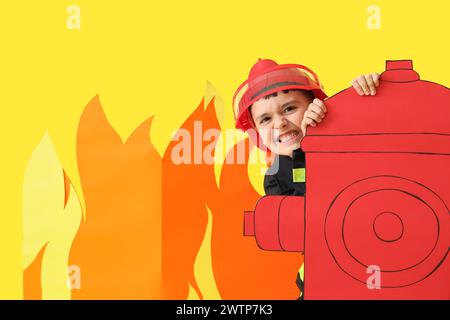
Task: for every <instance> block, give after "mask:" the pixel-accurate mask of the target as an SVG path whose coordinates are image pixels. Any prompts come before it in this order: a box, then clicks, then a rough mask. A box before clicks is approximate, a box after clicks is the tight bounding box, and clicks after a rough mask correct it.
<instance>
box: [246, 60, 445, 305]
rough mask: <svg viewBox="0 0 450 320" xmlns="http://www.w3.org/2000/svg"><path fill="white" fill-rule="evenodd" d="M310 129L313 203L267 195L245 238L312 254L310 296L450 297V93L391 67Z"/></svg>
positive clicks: (401, 65)
mask: <svg viewBox="0 0 450 320" xmlns="http://www.w3.org/2000/svg"><path fill="white" fill-rule="evenodd" d="M326 104H327V107H328V110H329V111H328V114H327V120H326V121H325V122H324V123H323V124H321V125H320V126H318V127H316V128H309V129H308V132H307V136H306V137H305V138H304V139H303V141H302V149H303V150H304V151H305V153H306V197H305V198H303V197H294V196H266V197H264V198H262V199H260V200H259V202H258V203H257V205H256V208H255V211H254V212H246V214H245V220H244V234H245V235H255V236H256V240H257V243H258V245H259V246H260V247H261V248H262V249H265V250H285V251H298V252H304V253H305V293H304V296H305V299H450V261H449V258H448V252H449V246H450V212H449V207H448V204H449V203H450V183H449V181H450V169H449V167H450V90H449V89H448V88H446V87H444V86H441V85H439V84H435V83H432V82H428V81H423V80H420V77H419V74H418V73H417V72H415V71H414V70H413V68H412V61H410V60H404V61H387V65H386V71H385V72H383V74H382V75H381V78H380V86H379V87H378V90H377V94H376V95H375V96H359V95H358V94H357V93H356V92H355V90H354V89H353V88H349V89H346V90H344V91H342V92H340V93H338V94H336V95H335V96H333V97H331V98H330V99H328V100H327V101H326Z"/></svg>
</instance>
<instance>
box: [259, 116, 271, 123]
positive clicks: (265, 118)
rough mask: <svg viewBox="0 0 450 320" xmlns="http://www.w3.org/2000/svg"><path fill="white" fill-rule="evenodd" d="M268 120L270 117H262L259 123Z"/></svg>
mask: <svg viewBox="0 0 450 320" xmlns="http://www.w3.org/2000/svg"><path fill="white" fill-rule="evenodd" d="M269 120H270V117H264V118H262V119H261V120H260V121H259V124H264V123H266V122H268V121H269Z"/></svg>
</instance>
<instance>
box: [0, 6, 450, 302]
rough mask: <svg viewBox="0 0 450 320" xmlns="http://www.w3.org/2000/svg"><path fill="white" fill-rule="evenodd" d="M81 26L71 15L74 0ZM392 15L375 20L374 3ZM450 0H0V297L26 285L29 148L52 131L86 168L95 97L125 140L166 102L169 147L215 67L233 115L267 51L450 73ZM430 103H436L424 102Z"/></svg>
mask: <svg viewBox="0 0 450 320" xmlns="http://www.w3.org/2000/svg"><path fill="white" fill-rule="evenodd" d="M72 4H76V5H78V6H79V7H80V9H81V29H80V30H70V29H68V28H67V19H68V18H69V16H70V14H69V13H68V12H67V7H68V6H69V5H72ZM372 4H375V5H378V6H379V8H380V9H381V29H379V30H371V29H369V28H367V25H366V23H367V19H368V18H369V14H368V13H367V8H368V7H369V5H372ZM449 9H450V3H449V2H448V1H444V0H442V1H439V0H429V1H426V2H424V1H392V0H390V1H381V0H379V1H364V0H360V1H356V0H354V1H305V0H295V1H137V0H135V1H131V0H127V1H122V0H117V1H106V0H104V1H100V0H96V1H92V0H91V1H87V0H72V1H63V0H54V1H50V0H47V1H31V0H30V1H8V2H6V1H2V3H1V5H0V34H1V38H0V39H1V51H0V52H1V53H0V54H1V59H0V81H1V87H0V106H1V111H2V114H1V116H0V122H1V125H0V130H1V139H2V144H1V146H2V162H1V166H0V167H1V209H0V211H1V222H0V248H1V250H0V252H1V263H0V298H19V299H20V298H22V251H21V241H22V240H21V239H22V223H21V210H22V207H21V203H22V184H23V179H24V172H25V169H26V166H27V163H28V161H29V159H30V155H31V152H32V151H33V149H34V148H35V147H36V145H37V144H38V143H39V141H40V140H41V138H42V137H43V135H44V133H45V131H46V130H48V131H49V134H50V136H51V139H52V141H53V142H54V144H55V148H56V151H57V154H58V156H59V157H60V161H61V163H62V164H63V167H64V168H65V170H66V172H67V174H68V175H69V176H70V177H71V179H73V180H74V184H75V186H78V187H79V181H77V179H79V178H77V177H78V173H77V165H76V153H75V151H76V149H75V141H76V129H77V125H78V121H79V118H80V115H81V113H82V111H83V109H84V107H85V106H86V104H87V103H88V102H89V101H90V99H91V98H92V97H94V96H95V95H96V94H99V96H100V101H101V102H102V105H103V107H104V110H105V113H106V115H107V117H108V119H109V121H110V122H111V124H112V126H113V127H114V128H115V129H116V130H117V132H118V133H119V135H120V136H121V137H122V140H126V138H127V137H128V136H129V135H130V134H131V132H132V131H133V130H134V129H135V128H136V127H138V125H139V124H141V123H142V122H143V121H144V120H145V119H147V118H148V117H149V116H151V115H153V114H154V115H155V120H154V125H153V127H152V132H151V139H152V142H153V143H154V144H155V146H156V148H157V149H158V151H159V152H160V154H162V153H163V152H164V149H165V148H166V146H167V145H168V143H169V141H170V139H171V134H172V132H173V131H174V130H175V129H176V128H178V127H179V126H180V125H181V124H182V123H183V121H184V120H185V119H186V118H187V117H188V115H189V114H190V113H191V112H192V111H193V110H194V108H196V107H197V106H198V104H199V103H200V101H201V99H202V98H203V95H204V93H205V90H206V83H207V81H209V82H210V83H211V84H212V85H213V86H214V87H215V88H216V90H217V92H218V93H219V94H220V96H221V97H222V99H223V102H224V106H225V120H224V121H225V122H224V123H225V126H226V127H230V128H231V127H232V126H233V116H232V108H231V98H232V94H233V92H234V90H235V88H236V87H237V86H238V85H239V83H240V82H241V81H243V80H244V79H245V77H246V75H247V73H248V70H249V68H250V67H251V65H252V64H253V63H254V62H256V60H257V58H259V57H262V58H272V59H275V60H276V61H278V62H279V63H300V64H304V65H306V66H308V67H310V68H312V69H313V70H314V71H316V73H317V74H318V75H319V77H320V79H321V81H322V83H323V84H324V86H325V90H326V92H327V93H328V94H333V93H335V92H337V91H339V90H341V89H343V88H344V87H347V86H349V83H350V81H351V79H352V78H354V77H355V76H358V75H360V74H361V73H368V72H374V71H377V72H381V71H383V68H384V61H385V60H386V59H413V60H414V67H415V69H416V70H417V71H418V72H419V73H420V75H421V77H422V79H427V80H431V81H434V82H438V83H441V84H444V85H446V86H448V85H449V83H450V74H449V67H448V61H447V59H448V57H449V53H450V52H449V45H448V33H449V31H450V27H449V16H448V12H449ZM424 116H434V115H433V106H431V105H429V106H424Z"/></svg>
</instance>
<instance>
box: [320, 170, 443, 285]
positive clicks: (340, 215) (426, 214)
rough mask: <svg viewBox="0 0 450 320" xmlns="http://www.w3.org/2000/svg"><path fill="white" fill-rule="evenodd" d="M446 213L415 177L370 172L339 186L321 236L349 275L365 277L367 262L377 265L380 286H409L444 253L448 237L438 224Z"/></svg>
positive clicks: (436, 264) (433, 267) (426, 273)
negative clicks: (323, 234)
mask: <svg viewBox="0 0 450 320" xmlns="http://www.w3.org/2000/svg"><path fill="white" fill-rule="evenodd" d="M380 185H381V186H383V188H382V189H380ZM387 200H389V201H387ZM386 202H389V203H390V207H389V210H386ZM448 215H449V211H448V209H447V207H446V206H445V204H444V202H443V201H442V199H441V198H440V197H439V196H438V195H437V194H436V193H434V192H433V191H432V190H430V189H429V188H427V187H426V186H424V185H422V184H420V183H418V182H416V181H412V180H409V179H405V178H401V177H395V176H376V177H369V178H366V179H362V180H359V181H357V182H355V183H352V184H351V185H349V186H347V187H346V188H344V189H343V190H342V191H341V192H339V193H338V195H337V196H336V198H335V199H334V201H333V202H332V203H331V205H330V207H329V210H328V212H327V215H326V219H325V240H326V243H327V246H328V249H329V251H330V253H331V255H332V256H333V258H334V260H335V262H336V264H337V265H338V266H339V267H340V268H341V269H342V271H344V272H345V273H346V274H348V275H349V276H351V277H352V278H353V279H355V280H357V281H360V282H363V283H365V281H366V279H367V268H368V267H369V266H370V265H377V266H379V267H380V271H381V273H382V279H383V281H382V284H381V287H384V288H394V287H404V286H409V285H412V284H415V283H417V282H420V281H422V280H424V279H425V278H427V277H428V276H429V275H431V274H432V273H433V272H435V271H436V270H437V269H438V268H439V265H440V264H441V262H442V261H443V260H444V259H445V257H446V255H447V252H448V243H447V240H448V239H446V237H445V236H442V232H441V231H443V230H441V229H442V227H445V224H443V223H442V222H443V221H447V220H446V219H447V218H448ZM337 226H340V227H337ZM423 232H426V233H427V234H428V235H429V237H427V238H426V240H425V241H423V238H421V237H419V235H420V234H422V233H423ZM419 238H420V241H419ZM367 248H371V249H372V250H367ZM405 252H407V253H408V254H407V255H405Z"/></svg>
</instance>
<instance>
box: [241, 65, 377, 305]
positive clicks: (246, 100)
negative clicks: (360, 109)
mask: <svg viewBox="0 0 450 320" xmlns="http://www.w3.org/2000/svg"><path fill="white" fill-rule="evenodd" d="M378 79H379V75H378V74H376V73H373V74H370V75H366V76H361V77H358V78H356V79H354V80H353V82H352V85H353V87H354V88H355V90H356V91H357V92H358V94H360V95H375V94H376V87H378V85H379V82H378ZM326 97H327V95H326V94H325V93H324V92H323V90H322V86H321V84H320V82H319V78H318V77H317V75H316V74H315V73H314V72H313V71H312V70H310V69H308V68H306V67H304V66H301V65H296V64H285V65H278V64H277V63H276V62H275V61H273V60H270V59H259V60H258V62H257V63H256V64H255V65H254V66H253V67H252V69H251V70H250V74H249V78H248V79H247V80H246V81H245V82H244V83H242V84H241V85H240V86H239V88H238V89H237V91H236V93H235V95H234V97H233V105H234V111H235V118H236V127H237V128H238V129H241V130H243V131H247V132H248V133H249V135H250V137H251V139H252V140H254V141H255V142H256V143H257V145H258V146H259V147H260V148H261V149H263V150H267V151H270V152H273V153H275V154H276V155H277V156H276V157H275V159H274V161H273V163H272V165H271V166H270V168H269V169H268V170H267V173H266V175H265V177H264V191H265V193H266V194H267V195H304V194H305V154H304V153H303V151H302V150H301V148H300V142H301V140H302V138H303V137H304V135H305V134H306V128H307V126H313V127H315V126H317V125H318V124H320V123H321V122H322V121H323V120H324V118H325V116H326V112H327V108H326V105H325V103H324V102H323V100H324V99H325V98H326ZM260 142H262V144H263V145H261V144H260ZM300 273H301V271H300V272H299V274H298V275H297V281H296V282H297V285H298V287H299V288H300V290H301V292H302V294H303V281H302V276H301V275H300ZM301 298H302V297H301ZM301 298H300V299H301Z"/></svg>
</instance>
